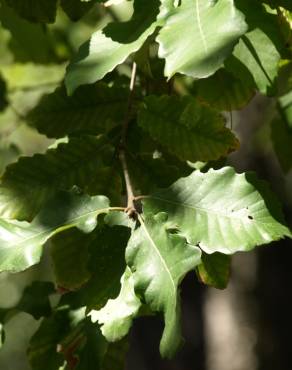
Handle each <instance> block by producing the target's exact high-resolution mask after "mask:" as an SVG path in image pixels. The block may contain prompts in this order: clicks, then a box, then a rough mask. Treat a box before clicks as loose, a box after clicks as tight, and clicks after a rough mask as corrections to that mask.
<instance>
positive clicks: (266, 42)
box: [225, 0, 284, 95]
mask: <svg viewBox="0 0 292 370" xmlns="http://www.w3.org/2000/svg"><path fill="white" fill-rule="evenodd" d="M237 5H238V6H239V8H240V9H241V10H242V11H243V12H244V13H245V14H246V17H247V22H248V25H249V32H247V33H246V34H245V35H244V36H243V37H242V38H241V40H240V42H239V43H238V45H236V47H235V48H234V51H233V57H232V58H230V59H228V60H227V61H226V63H225V66H226V68H227V69H228V70H229V71H231V72H232V73H233V74H234V76H236V77H237V78H240V79H241V80H242V81H243V83H245V84H248V85H249V86H251V87H255V88H256V89H257V90H259V91H260V92H261V93H263V94H267V95H275V94H276V86H275V80H276V77H277V75H278V69H279V61H280V59H281V52H283V49H284V41H283V38H282V35H281V31H280V28H279V25H278V23H277V16H276V15H273V14H270V13H268V12H267V11H266V10H265V9H264V8H263V7H262V6H260V5H258V4H254V1H246V0H244V1H243V0H242V1H239V0H238V1H237Z"/></svg>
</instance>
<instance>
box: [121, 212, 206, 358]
mask: <svg viewBox="0 0 292 370" xmlns="http://www.w3.org/2000/svg"><path fill="white" fill-rule="evenodd" d="M139 220H140V223H141V226H140V227H139V228H138V229H136V230H135V231H134V232H133V233H132V236H131V238H130V240H129V244H128V247H127V250H126V260H127V263H128V265H129V266H130V268H131V270H132V271H133V272H134V273H133V278H134V283H135V290H136V292H138V293H140V294H142V296H143V297H144V299H145V301H146V303H147V304H148V305H149V306H150V308H151V309H152V310H153V311H158V312H163V314H164V320H165V328H164V332H163V335H162V339H161V343H160V352H161V354H162V356H164V357H171V356H172V355H173V354H174V353H175V351H176V350H177V349H178V347H179V345H180V342H181V336H180V327H179V326H180V324H179V321H180V302H179V301H180V299H179V294H178V285H179V284H180V282H181V281H182V279H183V278H184V276H185V275H186V274H187V273H188V272H189V271H190V270H192V269H194V268H195V267H196V266H197V265H198V264H199V263H200V258H201V252H200V250H199V249H198V248H196V247H193V246H192V245H189V244H187V243H186V240H185V239H184V238H183V237H182V236H180V235H177V234H175V233H173V224H171V223H170V222H167V215H166V214H165V213H159V214H157V215H156V216H153V215H148V217H147V218H146V219H145V221H144V220H143V219H142V218H141V217H140V218H139Z"/></svg>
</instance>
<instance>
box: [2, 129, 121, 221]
mask: <svg viewBox="0 0 292 370" xmlns="http://www.w3.org/2000/svg"><path fill="white" fill-rule="evenodd" d="M106 157H109V159H110V158H112V157H113V148H112V147H111V146H110V145H109V144H108V141H107V140H106V139H105V138H103V137H99V138H95V137H92V136H84V137H80V138H71V139H70V140H69V142H68V143H67V144H66V143H64V144H60V145H58V146H57V148H56V149H49V150H48V151H47V152H46V153H45V154H36V155H34V156H33V157H21V158H20V159H19V161H18V162H17V163H14V164H12V165H10V166H8V167H7V168H6V171H5V173H4V175H3V177H2V182H1V185H0V213H1V215H2V217H5V218H17V219H19V220H31V219H32V218H33V217H34V216H35V215H36V214H37V213H38V212H39V211H40V209H41V208H42V207H43V205H44V204H45V203H46V202H47V201H48V200H49V199H51V198H52V197H54V195H55V194H56V193H57V192H58V191H60V190H70V189H72V187H73V186H78V187H79V188H81V189H82V190H84V191H85V192H88V193H90V194H101V193H104V194H106V195H110V194H109V193H108V191H110V192H111V194H112V193H113V192H115V191H116V187H113V188H111V187H109V184H111V183H112V182H113V183H114V184H117V186H119V185H118V182H117V181H115V177H116V176H117V174H112V168H111V167H110V166H112V163H111V160H109V159H107V158H106ZM106 162H108V164H107V163H106Z"/></svg>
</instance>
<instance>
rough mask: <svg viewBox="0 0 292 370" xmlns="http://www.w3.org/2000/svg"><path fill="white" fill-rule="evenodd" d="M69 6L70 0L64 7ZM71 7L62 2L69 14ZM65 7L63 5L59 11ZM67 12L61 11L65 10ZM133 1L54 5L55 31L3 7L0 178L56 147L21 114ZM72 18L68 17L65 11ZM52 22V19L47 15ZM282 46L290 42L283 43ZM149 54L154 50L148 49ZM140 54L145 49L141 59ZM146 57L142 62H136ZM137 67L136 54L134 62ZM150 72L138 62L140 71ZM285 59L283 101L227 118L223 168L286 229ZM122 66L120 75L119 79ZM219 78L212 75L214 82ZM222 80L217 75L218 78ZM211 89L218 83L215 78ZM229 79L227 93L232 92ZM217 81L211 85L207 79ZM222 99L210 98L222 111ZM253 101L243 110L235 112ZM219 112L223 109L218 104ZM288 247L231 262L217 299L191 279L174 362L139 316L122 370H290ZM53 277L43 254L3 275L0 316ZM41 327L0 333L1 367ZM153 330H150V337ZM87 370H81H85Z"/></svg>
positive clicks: (289, 179)
mask: <svg viewBox="0 0 292 370" xmlns="http://www.w3.org/2000/svg"><path fill="white" fill-rule="evenodd" d="M63 3H64V4H66V1H64V2H63ZM69 3H70V2H67V6H68V7H69V6H70V4H69ZM64 4H63V5H64ZM65 6H66V5H65ZM131 10H132V9H131V3H123V4H120V5H116V6H114V7H111V8H110V10H109V8H105V7H103V6H101V5H99V4H91V3H89V4H86V8H84V17H82V18H81V19H80V20H79V21H78V22H73V21H72V20H70V18H69V17H68V15H66V14H65V13H64V11H63V10H62V9H61V8H58V12H57V20H56V22H55V23H54V24H47V25H40V24H35V23H30V22H28V21H25V20H23V19H21V18H20V17H19V16H18V14H17V13H16V12H15V11H14V10H13V9H11V8H9V7H8V6H5V7H4V6H2V7H1V8H0V23H1V25H2V27H0V173H1V174H2V173H3V171H4V169H5V167H6V166H7V165H8V164H10V163H12V162H15V161H16V160H17V159H18V158H19V157H20V156H21V155H32V154H33V153H41V152H44V151H45V150H46V149H47V148H48V147H49V146H50V145H52V144H53V142H54V141H53V140H50V139H48V138H46V137H45V136H43V135H41V134H39V133H38V132H37V131H36V130H35V129H33V128H31V127H29V126H28V125H27V124H26V121H25V115H26V113H27V112H28V111H29V110H31V109H32V108H33V107H35V106H36V105H37V103H38V102H39V101H40V99H41V97H42V96H43V95H44V94H46V93H50V92H52V91H54V89H55V88H56V87H57V85H59V84H60V82H61V81H62V80H63V78H64V72H65V67H66V64H67V61H68V60H69V59H70V58H71V57H72V56H73V55H74V53H75V52H76V50H77V48H78V47H79V45H81V44H82V43H83V42H85V41H86V40H87V39H88V38H89V36H90V35H91V34H92V32H93V31H94V30H96V29H97V28H101V27H102V26H103V25H104V24H105V23H107V22H109V21H110V20H113V19H114V20H126V19H127V18H128V17H129V15H130V14H131ZM68 13H69V14H71V18H72V19H74V20H75V18H76V15H75V14H74V12H72V13H70V10H68ZM47 16H49V15H47ZM287 42H291V39H290V40H287ZM154 52H155V50H154ZM141 53H143V50H142V52H141ZM142 60H143V58H142ZM137 61H138V63H139V54H138V56H137ZM161 64H162V62H159V61H157V62H155V63H154V62H153V65H152V74H153V76H154V80H155V81H156V82H155V83H156V84H157V86H155V83H154V82H153V84H152V89H156V90H163V89H168V87H167V86H166V85H164V82H163V76H162V65H161ZM148 67H149V66H148V65H140V68H141V69H142V70H144V72H145V74H147V73H148V72H149V69H148ZM291 70H292V67H291V62H289V61H286V62H284V63H283V67H282V72H281V75H280V78H279V86H280V94H279V95H281V96H282V97H281V98H280V99H276V98H266V97H265V98H264V97H263V96H260V95H255V94H254V92H252V91H246V92H245V95H244V96H243V97H240V98H239V102H238V104H236V106H235V107H234V108H236V109H237V110H236V111H235V110H233V111H232V113H226V119H227V120H228V123H229V125H232V126H233V129H234V130H235V131H236V133H237V135H238V137H239V138H240V141H241V147H240V149H239V150H238V151H237V152H235V153H234V154H232V155H231V156H230V157H229V159H228V163H229V164H231V165H233V166H234V167H235V168H236V170H237V171H245V170H255V171H257V173H258V174H259V176H260V177H262V178H264V179H267V180H268V181H269V182H270V184H271V187H272V188H273V190H274V191H275V192H276V193H277V194H278V196H279V197H280V198H281V200H282V202H283V204H284V208H285V212H286V216H287V218H288V223H289V224H290V225H291V224H292V192H291V188H292V90H291V87H292V74H291ZM128 73H129V71H128V70H127V67H121V68H118V74H117V75H116V74H115V75H113V76H109V77H108V79H109V80H110V79H111V78H121V79H122V76H123V75H124V74H128ZM217 77H218V76H215V77H214V78H215V79H216V78H217ZM219 77H220V76H219ZM215 82H216V80H215ZM233 82H234V81H232V80H230V89H231V91H232V93H233V94H236V90H233V88H235V89H236V86H235V87H234V86H233ZM212 83H214V81H213V82H212ZM173 88H175V89H176V90H177V91H178V92H182V93H185V92H186V91H188V89H190V90H191V91H192V93H193V94H196V93H198V94H199V95H200V96H203V97H204V91H207V90H208V91H209V89H207V88H205V86H204V83H197V84H193V83H190V82H189V81H188V79H187V78H184V79H182V78H177V79H176V80H175V81H174V82H173ZM219 98H222V97H218V96H215V97H213V96H211V97H210V96H207V97H206V99H207V100H212V99H213V104H216V105H217V107H218V106H219V107H220V99H219ZM248 101H250V103H249V104H248V105H247V106H246V107H245V108H244V109H240V106H243V105H245V103H247V102H248ZM223 105H224V104H223ZM291 257H292V250H291V242H289V241H280V242H277V243H274V244H273V245H272V246H268V247H263V248H260V249H259V250H256V251H255V252H252V253H250V254H239V255H237V256H236V257H235V258H234V262H233V269H232V275H231V282H230V284H229V287H228V288H227V289H226V290H225V291H223V292H221V291H219V292H218V291H216V290H214V289H212V288H205V287H204V288H203V286H202V285H200V284H199V283H196V279H192V278H191V277H187V278H186V280H185V282H184V285H183V291H182V294H183V299H182V301H183V311H184V312H183V320H184V322H183V329H184V335H185V337H186V341H187V343H188V344H187V345H186V346H185V347H184V349H183V350H182V351H181V352H180V353H179V354H178V355H177V357H176V358H175V360H174V361H172V362H171V363H169V362H165V361H163V360H161V359H160V356H159V354H158V341H159V337H160V332H161V322H160V321H159V320H158V319H153V318H146V319H138V320H137V322H136V325H135V327H134V329H133V331H132V334H131V336H132V339H131V342H132V347H131V351H130V354H129V356H128V364H127V369H129V370H132V369H133V370H134V369H137V368H138V369H139V370H144V369H145V370H150V369H151V370H156V369H157V370H158V369H159V370H163V369H169V370H172V369H174V370H176V369H179V370H204V369H206V370H247V369H248V370H256V369H260V370H288V369H290V368H291V360H290V354H289V353H290V335H291V332H292V319H291V303H290V302H292V299H291V298H292V297H291V295H292V294H291V289H289V288H288V286H289V285H288V279H291V273H290V271H291V262H290V261H291ZM50 279H52V274H51V267H50V261H49V256H48V255H47V254H45V256H44V258H43V259H42V262H41V264H40V265H38V266H34V267H33V268H31V269H29V270H28V271H26V272H24V273H21V274H18V275H10V274H1V275H0V311H1V309H4V308H8V307H13V306H15V305H16V304H17V302H18V301H19V299H20V297H21V295H22V292H23V290H24V289H25V287H26V286H28V285H29V284H30V283H31V282H33V281H34V280H43V281H48V280H50ZM38 325H39V321H38V320H35V319H33V318H32V317H31V316H29V315H27V314H25V313H21V314H18V315H15V316H14V317H13V319H12V320H10V321H9V323H8V324H7V326H6V328H5V333H6V343H5V345H4V346H3V348H2V350H1V352H0V368H1V370H2V369H3V370H27V369H29V365H28V363H27V359H26V354H25V351H26V347H27V344H28V341H29V338H30V336H31V335H32V334H33V333H34V331H35V330H36V328H37V327H38ZM153 333H155V334H154V335H153ZM84 370H85V369H84Z"/></svg>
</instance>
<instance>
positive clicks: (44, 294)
mask: <svg viewBox="0 0 292 370" xmlns="http://www.w3.org/2000/svg"><path fill="white" fill-rule="evenodd" d="M53 293H55V287H54V285H53V284H52V283H51V282H46V281H34V282H33V283H32V284H31V285H29V286H27V287H26V288H25V289H24V291H23V293H22V296H21V298H20V300H19V302H18V303H17V304H16V305H15V306H13V307H10V308H0V349H1V346H2V345H3V344H4V342H5V331H4V325H6V324H7V322H8V321H10V320H11V319H12V318H13V317H14V316H15V315H16V314H18V313H19V311H22V312H26V313H28V314H29V315H32V316H33V317H34V319H36V320H38V319H40V318H41V317H42V316H49V315H50V314H51V313H52V308H51V304H50V300H49V296H50V295H51V294H53Z"/></svg>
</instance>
